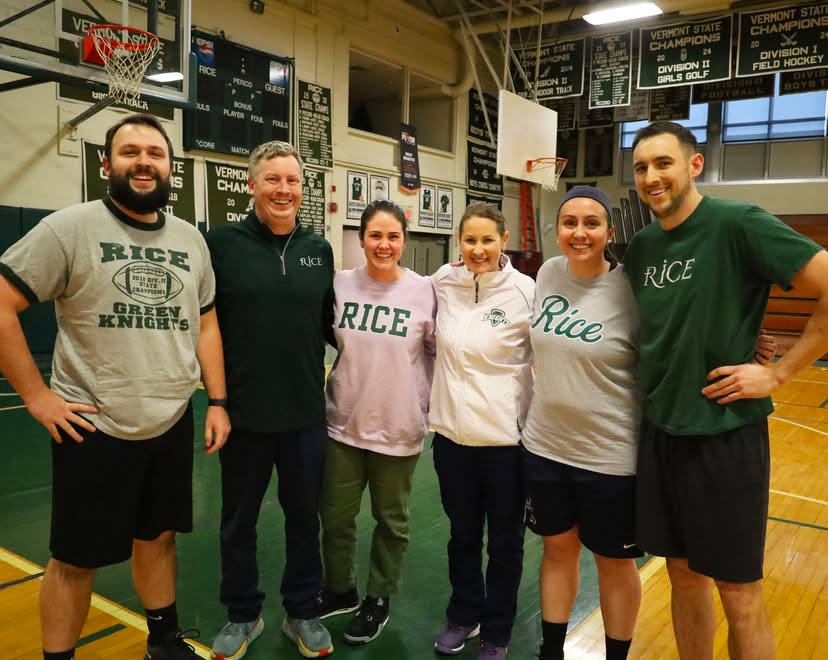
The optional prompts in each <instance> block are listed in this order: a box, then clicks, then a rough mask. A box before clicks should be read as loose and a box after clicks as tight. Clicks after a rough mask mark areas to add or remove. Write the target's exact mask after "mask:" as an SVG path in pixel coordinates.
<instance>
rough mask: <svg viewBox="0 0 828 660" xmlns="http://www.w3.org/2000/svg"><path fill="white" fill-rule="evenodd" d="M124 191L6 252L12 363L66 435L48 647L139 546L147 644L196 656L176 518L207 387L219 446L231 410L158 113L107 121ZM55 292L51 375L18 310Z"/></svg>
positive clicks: (25, 388) (168, 656)
mask: <svg viewBox="0 0 828 660" xmlns="http://www.w3.org/2000/svg"><path fill="white" fill-rule="evenodd" d="M104 152H105V156H104V159H103V168H104V171H105V172H106V174H107V176H108V177H109V196H108V197H106V198H105V199H103V200H98V201H94V202H88V203H85V204H78V205H75V206H71V207H68V208H66V209H63V210H61V211H57V212H56V213H53V214H51V215H49V216H47V217H46V218H44V219H43V220H42V221H41V222H40V223H39V224H38V225H37V226H36V227H34V229H32V231H30V232H29V233H28V234H26V236H24V237H23V238H22V239H21V240H20V241H18V242H17V243H15V244H14V245H13V246H12V247H11V248H9V250H8V251H7V252H6V253H5V254H3V256H2V257H0V371H2V373H3V374H4V375H5V376H6V377H7V378H8V380H9V382H10V383H11V384H12V386H13V387H14V388H15V390H16V391H17V392H18V393H19V394H20V396H21V397H22V399H23V401H24V403H25V404H26V408H27V409H28V410H29V413H30V414H31V415H32V416H33V417H34V418H35V419H36V420H37V421H38V422H40V423H41V424H43V426H45V427H46V429H47V430H48V431H49V433H50V434H51V436H52V438H53V439H54V442H53V443H51V444H52V482H53V506H52V536H51V541H50V550H51V553H52V558H51V559H50V560H49V563H48V565H47V567H46V572H45V576H44V578H43V584H42V587H41V608H40V611H41V624H42V630H43V657H44V658H45V659H46V660H71V659H72V658H73V657H74V647H75V646H76V645H77V642H78V639H79V637H80V633H81V629H82V627H83V624H84V621H85V619H86V614H87V612H88V610H89V604H90V599H91V593H92V582H93V579H94V576H95V571H96V569H97V568H98V567H100V566H106V565H108V564H113V563H116V562H120V561H123V560H125V559H128V558H130V557H132V563H133V576H134V580H135V587H136V590H137V592H138V595H139V596H140V598H141V602H142V603H143V605H144V607H145V608H146V610H147V626H148V629H149V638H148V641H147V655H146V657H147V658H152V660H184V659H186V658H195V657H196V655H195V653H194V651H193V649H192V646H190V645H189V644H187V643H186V642H185V641H184V639H183V637H182V635H181V632H180V630H179V626H178V616H177V612H176V608H175V565H176V560H175V532H177V531H178V532H188V531H191V530H192V465H193V417H192V407H191V404H190V397H191V396H192V394H193V392H194V391H195V389H196V387H197V385H198V381H199V379H203V381H204V384H205V387H206V389H207V393H208V397H210V399H209V404H210V405H209V407H208V412H207V419H206V422H205V445H206V450H207V453H213V452H215V451H217V450H218V449H219V448H220V447H221V446H222V445H223V444H224V442H225V441H226V439H227V435H228V433H229V430H230V422H229V419H228V416H227V412H226V410H225V407H224V406H225V405H226V392H227V391H226V388H225V383H224V362H223V355H222V343H221V335H220V334H219V327H218V321H217V320H216V313H215V310H214V308H213V303H214V298H215V278H214V276H213V271H212V268H211V265H210V257H209V254H208V251H207V246H206V244H205V242H204V239H203V238H202V237H201V234H200V233H199V232H198V230H196V229H195V227H193V226H191V225H189V224H188V223H187V222H185V221H183V220H180V219H179V218H176V217H174V216H171V215H167V214H165V213H163V212H162V211H160V210H159V209H161V208H163V207H164V206H165V205H166V204H167V201H168V199H169V192H170V173H171V170H172V145H171V143H170V140H169V138H168V137H167V134H166V132H165V131H164V128H163V126H162V125H161V124H160V123H159V122H158V120H157V119H155V118H154V117H151V116H148V115H130V116H128V117H126V118H124V119H123V120H121V121H120V122H118V123H117V124H115V125H114V126H112V127H111V128H110V129H109V131H108V132H107V135H106V143H105V146H104ZM45 300H54V301H55V307H56V310H57V319H58V335H57V339H56V342H55V350H54V357H53V364H52V379H51V389H50V387H48V386H47V385H46V383H45V382H44V380H43V378H42V377H41V375H40V372H39V371H38V369H37V366H36V365H35V362H34V359H33V358H32V354H31V352H30V351H29V348H28V346H27V345H26V340H25V337H24V335H23V331H22V329H21V326H20V322H19V320H18V314H20V313H21V312H22V311H23V310H24V309H26V308H27V307H28V306H29V305H31V304H34V303H37V302H42V301H45Z"/></svg>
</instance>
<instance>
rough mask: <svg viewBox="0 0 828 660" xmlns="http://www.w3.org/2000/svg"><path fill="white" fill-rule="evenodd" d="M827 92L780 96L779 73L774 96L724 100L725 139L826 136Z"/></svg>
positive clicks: (723, 121)
mask: <svg viewBox="0 0 828 660" xmlns="http://www.w3.org/2000/svg"><path fill="white" fill-rule="evenodd" d="M826 97H828V92H824V91H819V92H803V93H800V94H790V95H787V96H779V75H778V74H777V76H776V85H775V90H774V95H773V96H772V97H770V98H764V99H747V100H744V101H728V102H726V103H724V104H723V105H724V112H723V120H722V142H748V141H756V140H779V139H790V138H808V137H810V138H813V137H825V135H826V127H825V122H826Z"/></svg>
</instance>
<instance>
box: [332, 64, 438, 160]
mask: <svg viewBox="0 0 828 660" xmlns="http://www.w3.org/2000/svg"><path fill="white" fill-rule="evenodd" d="M406 85H408V97H409V106H408V113H407V115H408V120H407V122H406V123H408V124H412V125H413V126H415V127H416V129H417V144H418V145H420V146H423V147H433V148H435V149H441V150H443V151H453V150H454V145H453V140H454V133H453V127H454V99H453V98H452V97H451V96H449V95H447V93H446V85H445V84H444V83H440V82H438V81H436V80H432V79H430V78H426V77H425V76H422V75H419V74H416V73H413V72H409V71H407V70H406V69H404V68H403V67H400V66H397V65H395V64H390V63H388V62H383V61H382V60H379V59H377V58H375V57H371V56H370V55H365V54H364V53H360V52H359V51H355V50H352V51H351V61H350V75H349V91H348V126H349V127H350V128H356V129H359V130H361V131H366V132H368V133H376V134H378V135H385V136H387V137H390V138H394V139H395V140H399V139H400V123H402V122H403V121H405V120H404V117H405V116H406V113H405V112H404V111H405V106H404V104H403V99H404V98H405V89H406Z"/></svg>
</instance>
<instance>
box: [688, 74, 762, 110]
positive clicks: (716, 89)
mask: <svg viewBox="0 0 828 660" xmlns="http://www.w3.org/2000/svg"><path fill="white" fill-rule="evenodd" d="M773 86H774V76H773V74H771V75H767V76H751V77H750V78H731V79H730V80H720V81H719V82H714V83H703V84H701V85H693V104H694V105H695V104H698V103H719V102H720V101H742V100H744V99H761V98H767V97H768V96H773Z"/></svg>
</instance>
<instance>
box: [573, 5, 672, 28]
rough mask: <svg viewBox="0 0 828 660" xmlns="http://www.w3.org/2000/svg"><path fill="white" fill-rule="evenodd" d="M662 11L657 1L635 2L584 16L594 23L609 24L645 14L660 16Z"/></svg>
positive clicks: (588, 21)
mask: <svg viewBox="0 0 828 660" xmlns="http://www.w3.org/2000/svg"><path fill="white" fill-rule="evenodd" d="M661 13H662V12H661V9H659V8H658V7H657V6H656V5H655V3H652V2H635V3H633V4H629V5H622V6H620V7H612V8H611V9H602V10H601V11H593V12H591V13H589V14H584V16H583V18H584V20H585V21H586V22H587V23H591V24H592V25H607V24H608V23H620V22H621V21H631V20H633V19H635V18H644V17H645V16H658V15H659V14H661Z"/></svg>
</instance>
